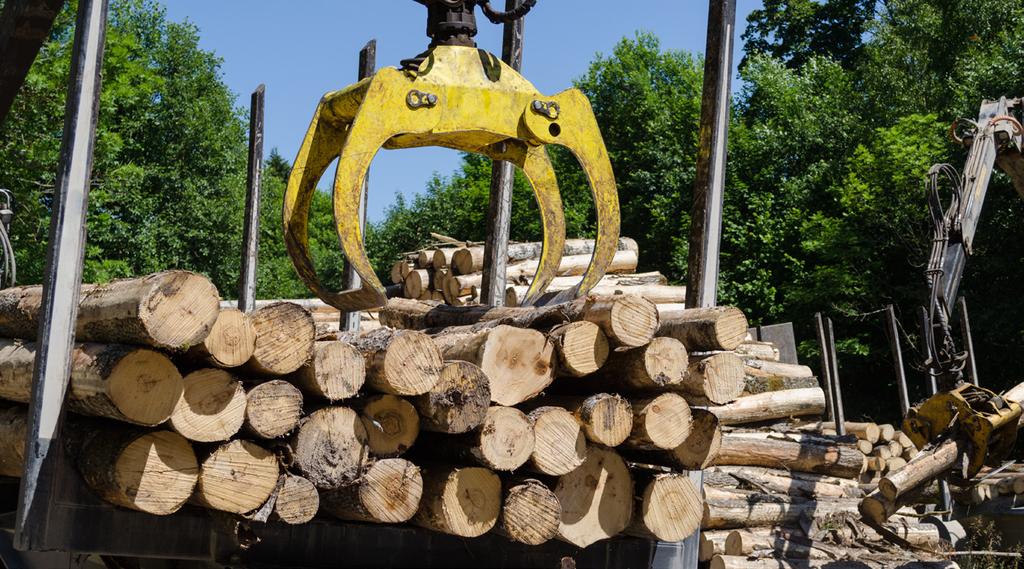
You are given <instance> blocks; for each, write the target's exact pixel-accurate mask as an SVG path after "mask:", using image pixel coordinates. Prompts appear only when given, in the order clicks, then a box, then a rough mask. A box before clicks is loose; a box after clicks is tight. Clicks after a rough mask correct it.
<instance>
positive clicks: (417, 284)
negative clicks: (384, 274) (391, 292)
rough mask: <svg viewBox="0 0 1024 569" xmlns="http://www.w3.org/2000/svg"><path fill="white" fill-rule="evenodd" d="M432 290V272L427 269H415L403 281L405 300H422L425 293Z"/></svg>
mask: <svg viewBox="0 0 1024 569" xmlns="http://www.w3.org/2000/svg"><path fill="white" fill-rule="evenodd" d="M429 290H430V272H429V271H427V269H413V270H411V271H409V274H408V275H406V277H405V280H404V281H402V294H403V295H405V298H420V297H421V296H422V295H423V292H424V291H429Z"/></svg>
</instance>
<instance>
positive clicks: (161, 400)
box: [72, 344, 184, 426]
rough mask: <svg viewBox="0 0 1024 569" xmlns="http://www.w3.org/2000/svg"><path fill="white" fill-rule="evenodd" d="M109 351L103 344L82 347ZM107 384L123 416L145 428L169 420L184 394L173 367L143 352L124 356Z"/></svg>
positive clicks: (158, 356)
mask: <svg viewBox="0 0 1024 569" xmlns="http://www.w3.org/2000/svg"><path fill="white" fill-rule="evenodd" d="M106 348H107V346H104V345H101V344H86V345H84V346H83V349H84V350H85V351H90V350H92V351H98V352H102V351H104V350H105V349H106ZM98 352H97V355H99V354H98ZM107 382H108V383H107V393H108V394H109V396H110V400H111V401H112V402H113V404H114V406H115V407H117V410H118V411H119V412H120V413H121V415H123V416H124V418H125V419H127V420H128V421H130V422H132V423H136V424H139V425H144V426H156V425H159V424H160V423H163V422H164V421H166V420H167V419H168V418H170V416H171V414H172V413H173V412H174V409H175V407H176V406H177V404H178V400H179V399H180V397H181V394H182V392H183V391H184V381H183V379H182V377H181V373H179V372H178V368H176V367H175V366H174V363H173V362H171V360H170V359H169V358H168V357H167V356H165V355H163V354H161V353H159V352H155V351H153V350H145V349H141V348H139V349H134V350H131V351H130V352H128V353H126V354H125V355H124V356H122V357H121V358H120V359H119V360H118V361H117V363H116V364H114V367H113V369H112V370H111V371H110V374H109V375H108V376H107ZM72 389H73V385H72Z"/></svg>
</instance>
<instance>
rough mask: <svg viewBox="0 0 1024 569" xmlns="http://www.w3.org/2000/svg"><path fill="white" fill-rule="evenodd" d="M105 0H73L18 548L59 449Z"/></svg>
mask: <svg viewBox="0 0 1024 569" xmlns="http://www.w3.org/2000/svg"><path fill="white" fill-rule="evenodd" d="M106 27H107V0H79V1H78V16H77V20H76V23H75V39H74V47H73V49H72V53H71V73H70V77H69V81H68V95H67V102H66V103H65V107H64V135H63V140H62V141H61V153H60V166H59V167H58V170H57V188H56V190H55V191H54V201H53V212H52V217H51V218H50V236H49V239H50V240H49V245H48V247H47V251H46V271H45V277H44V280H43V298H42V306H41V307H40V310H39V335H38V338H39V341H38V343H37V350H36V360H35V368H34V371H33V374H32V398H31V400H30V402H29V410H28V427H27V430H26V434H25V469H24V473H23V475H22V478H21V487H20V491H19V496H18V512H17V515H16V517H15V529H14V532H15V533H14V539H15V546H16V547H17V548H18V549H23V550H24V549H38V548H41V547H43V546H44V545H45V539H46V535H47V533H48V529H49V528H48V526H49V511H50V508H51V507H53V505H54V504H53V502H54V500H53V497H52V487H53V480H54V476H55V472H54V461H55V460H56V455H57V454H58V453H59V452H60V451H59V449H58V448H56V447H58V446H59V442H58V441H59V437H60V427H61V421H62V419H63V403H64V394H65V392H66V390H67V383H68V377H69V376H70V374H71V356H72V351H73V349H74V341H75V321H76V319H77V317H78V300H79V293H80V290H81V284H82V262H83V257H84V255H85V219H86V212H87V211H88V201H89V181H90V177H91V175H92V153H93V144H94V142H95V137H96V119H97V116H98V114H99V104H100V86H101V71H102V63H103V44H104V41H105V39H106Z"/></svg>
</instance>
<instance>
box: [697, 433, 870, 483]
mask: <svg viewBox="0 0 1024 569" xmlns="http://www.w3.org/2000/svg"><path fill="white" fill-rule="evenodd" d="M864 463H865V459H864V455H863V454H861V453H860V451H858V450H857V449H856V448H854V447H852V446H850V445H841V444H825V443H819V442H810V441H800V442H797V441H785V440H773V439H753V438H747V437H735V436H731V435H729V434H726V435H724V436H723V437H722V446H721V448H720V449H719V451H718V457H717V458H716V459H715V464H716V465H718V464H733V465H739V466H771V467H775V468H785V469H787V470H796V471H800V472H816V473H818V474H827V475H830V476H837V477H840V478H856V477H857V476H858V475H860V473H862V472H864V469H865V464H864Z"/></svg>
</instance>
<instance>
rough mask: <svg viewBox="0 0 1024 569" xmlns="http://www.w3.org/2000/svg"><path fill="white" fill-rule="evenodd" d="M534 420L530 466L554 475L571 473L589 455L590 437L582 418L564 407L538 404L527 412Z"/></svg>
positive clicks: (542, 472) (543, 472)
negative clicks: (581, 422)
mask: <svg viewBox="0 0 1024 569" xmlns="http://www.w3.org/2000/svg"><path fill="white" fill-rule="evenodd" d="M527 417H528V418H529V419H530V422H531V423H532V424H533V433H534V445H533V453H531V454H530V468H531V469H533V470H536V471H537V472H540V473H541V474H547V475H550V476H562V475H564V474H568V473H570V472H572V471H573V470H575V469H576V468H577V467H579V466H580V465H581V464H583V461H584V460H585V459H586V457H587V438H586V434H584V432H583V428H582V427H581V426H580V424H579V422H577V421H576V418H575V417H574V416H573V415H572V413H570V412H569V411H567V410H565V409H564V408H562V407H554V406H546V407H538V408H537V409H534V410H533V411H531V412H530V414H529V415H528V416H527Z"/></svg>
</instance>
